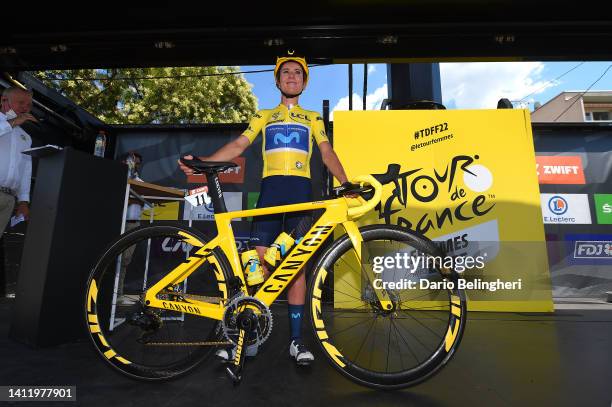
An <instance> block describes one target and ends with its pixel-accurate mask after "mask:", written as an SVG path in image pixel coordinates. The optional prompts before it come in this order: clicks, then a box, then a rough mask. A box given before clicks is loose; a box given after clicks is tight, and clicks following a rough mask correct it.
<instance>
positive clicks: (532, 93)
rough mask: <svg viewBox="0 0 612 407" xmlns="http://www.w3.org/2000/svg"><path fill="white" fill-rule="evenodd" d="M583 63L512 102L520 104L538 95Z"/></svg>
mask: <svg viewBox="0 0 612 407" xmlns="http://www.w3.org/2000/svg"><path fill="white" fill-rule="evenodd" d="M584 63H585V61H582V62H580V63H579V64H578V65H576V66H574V67H573V68H571V69H570V70H569V71H567V72H564V73H562V74H561V75H559V76H557V77H556V78H555V79H551V80H549V81H548V82H546V83H545V84H544V85H542V87H540V88H538V89H536V90H534V91H533V92H531V93H530V94H528V95H527V96H525V97H522V98H520V99H519V100H513V101H512V102H517V103H521V102H522V101H524V100H525V99H527V98H528V97H529V96H531V95H535V94H536V93H538V92H539V91H541V90H542V89H545V88H546V86H548V84H549V83H553V82H555V81H557V80H559V79H561V78H563V77H564V76H565V75H567V74H568V73H570V72H572V71H573V70H574V69H576V68H578V67H579V66H580V65H582V64H584Z"/></svg>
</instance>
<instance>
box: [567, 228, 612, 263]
mask: <svg viewBox="0 0 612 407" xmlns="http://www.w3.org/2000/svg"><path fill="white" fill-rule="evenodd" d="M565 240H566V247H567V263H568V264H570V265H571V264H580V265H610V264H612V235H594V234H569V235H565Z"/></svg>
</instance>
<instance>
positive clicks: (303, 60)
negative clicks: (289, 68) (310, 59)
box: [274, 52, 308, 87]
mask: <svg viewBox="0 0 612 407" xmlns="http://www.w3.org/2000/svg"><path fill="white" fill-rule="evenodd" d="M289 61H293V62H297V63H298V64H300V66H301V67H302V70H303V72H304V87H306V84H307V83H308V64H307V63H306V58H304V57H298V56H294V55H293V52H288V53H287V56H286V57H277V58H276V66H275V67H274V78H276V79H278V75H279V73H278V70H279V69H280V67H281V65H283V64H284V63H285V62H289Z"/></svg>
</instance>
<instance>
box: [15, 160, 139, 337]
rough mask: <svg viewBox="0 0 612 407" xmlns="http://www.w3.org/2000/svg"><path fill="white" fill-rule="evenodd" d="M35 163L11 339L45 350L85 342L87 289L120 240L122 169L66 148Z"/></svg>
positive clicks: (124, 171) (124, 166) (123, 169)
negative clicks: (93, 272) (107, 252)
mask: <svg viewBox="0 0 612 407" xmlns="http://www.w3.org/2000/svg"><path fill="white" fill-rule="evenodd" d="M38 159H39V160H40V162H39V164H38V171H37V174H36V183H35V187H34V191H33V194H32V199H31V200H32V204H31V208H30V224H29V225H28V229H27V234H26V238H25V243H24V249H23V257H22V260H21V270H20V272H19V279H18V283H17V292H16V298H15V306H14V310H13V314H12V320H11V328H10V333H9V336H10V337H11V338H12V339H14V340H16V341H19V342H23V343H26V344H28V345H31V346H34V347H46V346H53V345H58V344H62V343H67V342H72V341H74V340H77V339H80V338H85V331H84V329H85V328H84V322H83V313H84V311H83V304H84V297H85V284H86V280H87V276H88V274H89V271H90V270H91V268H92V267H93V265H94V263H95V261H96V260H97V258H98V257H99V256H100V255H101V254H102V251H103V250H104V248H105V247H106V246H107V245H108V244H109V243H110V242H111V241H112V240H113V239H114V238H116V237H117V236H118V235H119V234H120V231H121V218H122V212H123V202H124V196H125V187H126V182H127V166H126V165H125V164H122V163H120V162H118V161H111V160H107V159H103V158H99V157H94V156H93V155H90V154H86V153H83V152H81V151H77V150H74V149H71V148H65V149H63V150H61V151H59V152H57V153H54V154H51V155H46V156H42V157H40V158H38Z"/></svg>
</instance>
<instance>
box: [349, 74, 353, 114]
mask: <svg viewBox="0 0 612 407" xmlns="http://www.w3.org/2000/svg"><path fill="white" fill-rule="evenodd" d="M348 86H349V110H353V64H348Z"/></svg>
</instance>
